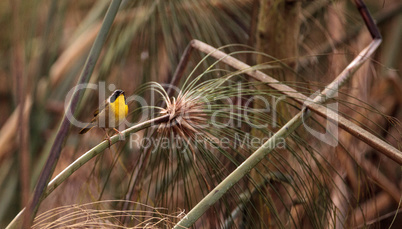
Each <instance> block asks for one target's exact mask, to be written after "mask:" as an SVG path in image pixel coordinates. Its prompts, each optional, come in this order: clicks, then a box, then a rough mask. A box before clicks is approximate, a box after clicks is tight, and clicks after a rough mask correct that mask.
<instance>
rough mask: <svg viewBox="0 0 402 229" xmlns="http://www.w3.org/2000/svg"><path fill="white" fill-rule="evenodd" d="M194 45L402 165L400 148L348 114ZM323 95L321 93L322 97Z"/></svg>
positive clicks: (343, 77) (337, 84) (364, 56)
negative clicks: (342, 113)
mask: <svg viewBox="0 0 402 229" xmlns="http://www.w3.org/2000/svg"><path fill="white" fill-rule="evenodd" d="M380 43H381V39H375V40H374V41H373V42H372V43H371V44H370V45H369V46H368V47H367V48H365V49H364V50H363V51H361V52H360V53H359V55H358V56H357V57H356V59H355V60H354V61H353V62H352V63H351V64H350V65H348V66H347V67H346V68H345V70H344V71H343V72H342V73H341V74H340V75H339V76H338V78H337V79H338V80H336V81H334V82H333V83H332V85H331V87H334V88H330V85H328V86H327V87H326V89H325V96H326V97H328V98H330V97H332V96H333V94H334V93H336V92H337V88H339V87H340V86H342V85H343V84H344V83H346V81H347V80H348V77H349V76H350V75H351V74H353V73H354V72H355V71H356V70H357V69H358V67H360V65H361V64H362V63H363V62H364V61H365V60H366V59H367V58H368V56H369V54H371V53H372V52H373V51H374V50H375V49H376V48H377V47H378V46H379V45H380ZM191 46H193V47H194V48H195V49H197V50H199V51H201V52H203V53H207V54H208V55H210V56H212V57H214V58H216V59H218V60H221V61H222V62H223V63H225V64H227V65H229V66H231V67H233V68H235V69H239V70H240V69H242V70H244V73H245V74H247V75H249V76H251V77H253V78H254V79H256V80H259V81H262V82H265V83H267V85H268V86H269V87H271V88H273V89H275V90H278V91H279V92H280V93H282V94H284V95H286V96H288V97H290V98H291V99H293V100H294V101H296V102H298V103H299V104H302V105H303V106H306V107H307V108H309V109H310V110H312V111H314V112H315V113H317V114H318V115H320V116H322V117H324V118H328V119H329V120H330V121H332V122H334V123H336V124H337V125H338V126H339V127H340V128H342V129H343V130H345V131H347V132H348V133H350V134H351V135H353V136H354V137H356V138H358V139H360V140H362V141H363V142H365V143H366V144H368V145H369V146H371V147H373V148H374V149H376V150H378V151H379V152H381V153H383V154H384V155H386V156H387V157H389V158H391V159H392V160H394V161H395V162H397V163H398V164H400V165H402V152H401V151H399V150H398V149H396V148H395V147H393V146H391V145H390V144H388V143H386V142H385V141H383V140H381V139H379V138H378V137H376V136H375V135H373V134H372V133H370V132H369V131H367V130H365V129H363V128H361V127H360V126H358V125H356V124H355V123H353V122H352V121H349V120H348V119H346V118H345V117H343V116H341V115H339V114H337V113H336V112H334V111H332V110H329V109H327V108H326V107H325V106H323V105H321V104H319V103H317V102H318V101H316V102H309V103H306V101H308V100H309V98H308V97H307V96H305V95H303V94H302V93H300V92H298V91H296V90H295V89H293V88H291V87H289V86H287V85H285V84H282V83H280V82H279V81H277V80H276V79H274V78H272V77H270V76H268V75H266V74H265V73H263V72H261V71H256V70H248V69H251V66H250V65H247V64H245V63H243V62H241V61H240V60H238V59H236V58H234V57H232V56H230V55H228V54H226V53H224V52H222V51H220V50H218V49H216V48H214V47H212V46H210V45H208V44H205V43H204V42H202V41H199V40H192V41H191ZM325 96H324V97H325ZM320 97H321V96H320Z"/></svg>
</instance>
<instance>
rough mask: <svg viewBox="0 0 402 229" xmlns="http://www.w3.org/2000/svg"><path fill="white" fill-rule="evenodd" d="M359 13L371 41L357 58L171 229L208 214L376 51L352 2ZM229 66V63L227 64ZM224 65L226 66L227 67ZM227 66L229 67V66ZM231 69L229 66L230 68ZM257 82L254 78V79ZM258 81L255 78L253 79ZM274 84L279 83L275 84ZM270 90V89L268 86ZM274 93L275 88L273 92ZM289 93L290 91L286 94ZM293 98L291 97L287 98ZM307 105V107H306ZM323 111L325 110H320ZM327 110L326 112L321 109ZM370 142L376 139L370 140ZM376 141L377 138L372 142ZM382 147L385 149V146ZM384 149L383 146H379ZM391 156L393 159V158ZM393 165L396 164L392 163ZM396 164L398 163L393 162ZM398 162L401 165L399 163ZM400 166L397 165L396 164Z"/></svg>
mask: <svg viewBox="0 0 402 229" xmlns="http://www.w3.org/2000/svg"><path fill="white" fill-rule="evenodd" d="M355 3H356V5H357V7H358V9H359V11H360V13H361V14H362V17H363V19H364V20H365V22H366V25H367V27H368V28H369V30H370V34H371V35H372V37H373V41H372V42H371V43H370V44H369V45H368V46H367V48H365V49H364V50H363V51H361V52H360V54H359V55H358V56H357V57H356V58H355V59H354V60H353V61H352V62H351V63H350V64H349V65H348V66H347V67H346V68H345V70H344V71H342V72H341V74H339V75H338V77H337V78H336V79H335V80H334V81H333V82H332V83H331V84H329V85H328V86H327V87H326V88H325V90H324V91H323V92H322V93H321V94H319V95H318V96H317V97H315V98H314V100H313V101H311V100H310V101H308V100H307V99H306V100H302V103H303V104H304V105H303V108H302V110H301V111H300V112H299V113H298V114H297V115H296V116H294V117H293V118H292V119H291V120H290V121H289V122H288V123H286V124H285V125H284V126H283V127H282V128H281V129H280V130H278V131H277V132H276V133H275V134H274V135H273V136H272V137H271V138H270V139H269V140H268V141H266V142H265V143H264V144H263V145H262V146H261V147H260V148H258V149H257V150H256V151H255V152H254V153H253V154H252V155H251V156H250V157H249V158H247V159H246V160H245V161H244V162H243V163H242V164H241V165H240V166H239V167H237V168H236V169H235V170H234V171H233V172H232V173H231V174H229V176H227V177H226V178H225V179H224V180H223V181H222V182H221V183H220V184H218V185H217V186H216V187H215V188H214V189H213V190H212V191H211V192H209V193H208V195H207V196H205V197H204V198H203V199H202V200H201V201H200V202H199V203H198V204H197V205H196V206H195V207H194V208H193V209H191V211H190V212H189V213H188V214H187V215H186V216H185V217H184V218H183V219H181V220H180V221H179V222H178V223H177V224H176V225H175V227H174V228H175V229H178V228H188V227H190V226H191V225H193V224H194V223H195V221H196V220H197V219H199V218H200V217H201V216H202V215H203V214H204V213H205V211H206V210H208V208H209V207H211V206H212V205H213V204H215V203H216V202H217V201H218V200H219V199H220V198H221V197H222V196H223V195H224V194H225V193H226V192H227V191H228V190H229V189H230V188H231V187H233V185H234V184H236V183H237V182H238V181H239V180H240V179H242V178H243V177H244V176H245V175H246V174H247V173H248V172H249V171H250V170H251V169H252V168H254V167H255V166H256V165H257V164H258V163H259V162H260V161H261V160H262V159H263V158H264V157H265V156H267V155H268V154H269V153H270V152H271V151H272V150H274V149H275V148H276V143H277V142H278V143H279V142H280V141H279V140H280V139H284V138H286V137H287V136H289V135H290V134H291V133H293V131H294V130H295V129H296V128H297V127H299V126H300V125H301V124H302V123H303V122H304V120H306V119H308V118H309V117H310V116H311V112H310V109H311V108H310V107H309V106H308V104H316V105H319V104H322V103H324V102H326V101H327V100H328V99H329V98H332V97H333V96H334V95H335V94H336V93H337V91H338V89H339V87H341V86H342V85H343V84H344V83H345V82H346V81H347V80H348V79H349V78H350V77H351V76H352V75H353V74H354V73H355V72H356V70H357V69H358V68H359V67H360V66H361V65H362V64H363V63H364V62H365V61H366V60H367V59H368V58H369V57H370V56H371V55H372V53H373V52H374V51H375V50H376V49H377V47H378V46H379V45H380V43H381V40H382V39H381V35H380V34H379V32H378V29H377V27H376V26H375V24H374V22H373V20H372V18H371V16H370V14H369V13H368V11H367V9H366V8H365V5H364V4H363V2H362V1H361V0H356V1H355ZM192 43H193V46H194V45H195V43H196V44H198V45H201V46H199V47H198V48H197V47H196V48H197V49H198V50H201V51H203V52H205V51H206V50H205V49H203V48H207V49H208V48H210V47H211V46H209V45H206V44H204V43H202V42H199V41H193V42H192ZM216 52H220V51H219V50H217V49H214V48H213V50H210V52H206V53H209V55H211V56H213V57H215V58H217V59H220V60H222V61H223V62H225V60H226V62H225V63H227V62H229V61H227V59H230V60H231V61H232V63H233V62H236V63H237V64H239V65H241V66H242V67H241V68H238V69H248V68H249V67H250V66H248V65H246V64H244V63H242V62H240V61H238V60H237V59H235V58H233V57H230V58H227V57H229V56H228V55H226V54H224V53H223V52H220V54H224V55H223V56H220V57H217V56H214V55H213V54H214V53H216ZM229 63H230V62H229ZM229 63H227V64H229ZM229 65H230V64H229ZM231 66H233V65H231ZM257 72H258V71H251V72H246V74H249V75H250V74H251V73H257ZM257 76H260V77H261V79H259V80H261V81H263V82H270V83H271V82H275V81H276V80H274V79H272V78H271V77H269V76H267V75H265V74H263V73H262V72H259V73H258V74H257ZM255 78H257V77H255ZM257 79H258V78H257ZM275 83H279V82H278V81H276V82H275ZM270 86H271V85H270ZM273 86H278V85H273ZM279 86H280V87H287V86H286V85H279ZM275 89H276V88H275ZM289 89H290V90H289ZM280 91H282V93H284V92H289V91H290V92H293V93H296V95H298V96H299V98H298V99H297V100H300V97H301V96H300V95H301V94H300V93H298V92H297V91H295V90H294V89H292V88H290V87H287V89H286V90H280ZM291 97H294V96H291ZM306 102H307V104H306ZM323 108H324V109H325V107H323ZM325 110H327V109H325ZM327 118H329V119H331V120H333V121H337V120H338V114H337V113H335V112H333V114H330V115H327ZM374 138H376V137H375V136H374ZM376 139H377V138H376ZM383 144H386V145H385V147H387V146H389V144H387V143H385V142H384V143H383ZM382 146H384V145H382ZM395 150H396V152H394V153H396V155H393V154H390V155H388V154H387V156H389V157H391V158H393V159H394V160H395V159H398V158H402V154H401V153H400V152H399V151H398V150H397V149H395ZM393 156H395V157H393ZM396 161H397V160H396ZM397 162H398V161H397ZM400 162H401V161H400ZM399 164H401V163H399Z"/></svg>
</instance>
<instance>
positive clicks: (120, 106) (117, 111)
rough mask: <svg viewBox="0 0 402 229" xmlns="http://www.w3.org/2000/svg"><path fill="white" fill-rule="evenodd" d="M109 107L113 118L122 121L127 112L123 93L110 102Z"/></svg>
mask: <svg viewBox="0 0 402 229" xmlns="http://www.w3.org/2000/svg"><path fill="white" fill-rule="evenodd" d="M110 109H111V111H112V114H114V117H115V120H116V121H117V122H120V121H122V119H124V118H125V117H126V116H127V112H128V106H127V104H126V98H125V96H124V95H123V94H121V95H119V97H117V99H116V100H115V101H114V102H112V103H110Z"/></svg>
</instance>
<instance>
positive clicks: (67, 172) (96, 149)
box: [7, 114, 169, 229]
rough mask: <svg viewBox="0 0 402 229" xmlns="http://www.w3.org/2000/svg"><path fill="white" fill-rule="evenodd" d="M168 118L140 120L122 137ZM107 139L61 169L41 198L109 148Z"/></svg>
mask: <svg viewBox="0 0 402 229" xmlns="http://www.w3.org/2000/svg"><path fill="white" fill-rule="evenodd" d="M168 119H169V114H167V115H164V116H160V117H157V118H154V119H150V120H148V121H145V122H141V123H139V124H137V125H135V126H132V127H130V128H128V129H126V130H124V131H122V132H121V133H122V134H123V135H124V137H125V138H126V137H128V136H129V135H130V134H132V133H135V132H137V131H140V130H142V129H145V128H148V127H150V126H153V125H157V124H159V123H161V122H165V121H166V120H168ZM118 141H120V135H114V136H112V137H111V138H110V144H111V145H110V146H112V145H114V144H115V143H117V142H118ZM110 146H109V141H108V140H104V141H102V142H101V143H99V144H98V145H96V146H95V147H93V148H92V149H90V150H88V151H87V152H86V153H84V154H83V155H82V156H81V157H79V158H78V159H77V160H75V161H74V162H73V163H71V164H70V165H69V166H68V167H67V168H65V169H64V170H63V171H61V172H60V173H59V174H58V175H57V176H56V177H55V178H53V180H51V181H50V182H49V184H48V185H47V188H46V190H45V191H44V192H43V199H45V198H46V197H47V196H49V195H50V193H52V192H53V191H54V190H55V189H56V188H57V187H58V186H59V185H60V184H62V183H63V182H64V181H65V180H66V179H67V178H68V177H70V176H71V175H72V174H73V173H74V172H75V171H77V170H78V169H79V168H81V167H82V166H83V165H84V164H85V163H87V162H88V161H89V160H91V159H92V158H94V157H96V156H97V155H99V154H100V153H102V152H103V151H104V150H105V149H107V148H109V147H110ZM24 211H25V209H22V210H21V211H20V212H19V213H18V215H17V216H16V217H15V218H14V220H13V221H12V222H11V223H10V224H9V225H8V226H7V229H9V228H16V227H17V226H18V223H19V221H20V220H21V218H20V217H21V216H22V214H23V213H24Z"/></svg>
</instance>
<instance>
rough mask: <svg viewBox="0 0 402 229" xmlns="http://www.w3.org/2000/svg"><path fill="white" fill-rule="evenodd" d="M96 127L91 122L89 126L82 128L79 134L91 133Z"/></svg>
mask: <svg viewBox="0 0 402 229" xmlns="http://www.w3.org/2000/svg"><path fill="white" fill-rule="evenodd" d="M95 126H96V125H95V123H93V122H91V123H89V124H88V125H86V126H85V127H84V128H82V129H81V130H80V132H79V134H85V133H86V132H88V131H90V130H91V129H92V128H94V127H95Z"/></svg>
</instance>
